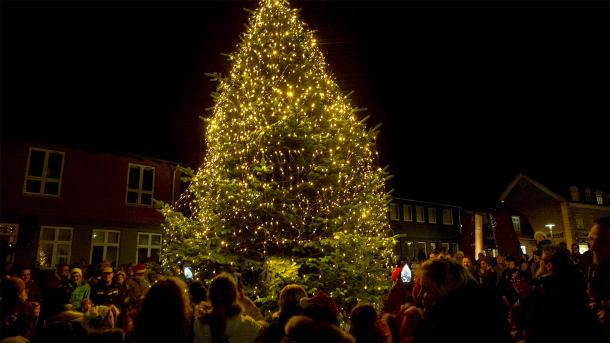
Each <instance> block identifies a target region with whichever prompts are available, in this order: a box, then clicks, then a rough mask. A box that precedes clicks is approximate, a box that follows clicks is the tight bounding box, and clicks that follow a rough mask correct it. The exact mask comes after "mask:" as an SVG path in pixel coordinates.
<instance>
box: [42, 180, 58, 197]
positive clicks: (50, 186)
mask: <svg viewBox="0 0 610 343" xmlns="http://www.w3.org/2000/svg"><path fill="white" fill-rule="evenodd" d="M44 194H49V195H59V183H58V182H49V181H47V182H45V184H44Z"/></svg>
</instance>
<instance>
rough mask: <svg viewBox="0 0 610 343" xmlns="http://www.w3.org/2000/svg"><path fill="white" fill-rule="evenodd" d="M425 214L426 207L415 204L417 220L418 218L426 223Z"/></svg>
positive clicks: (420, 221) (419, 221)
mask: <svg viewBox="0 0 610 343" xmlns="http://www.w3.org/2000/svg"><path fill="white" fill-rule="evenodd" d="M424 216H425V212H424V207H423V206H415V220H417V222H418V223H425V222H426V218H425V217H424Z"/></svg>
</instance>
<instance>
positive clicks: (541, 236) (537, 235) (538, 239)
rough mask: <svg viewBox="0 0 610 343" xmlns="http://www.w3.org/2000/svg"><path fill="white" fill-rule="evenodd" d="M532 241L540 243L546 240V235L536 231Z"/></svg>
mask: <svg viewBox="0 0 610 343" xmlns="http://www.w3.org/2000/svg"><path fill="white" fill-rule="evenodd" d="M534 239H535V240H536V242H541V241H543V240H545V239H546V233H544V232H542V231H536V232H535V233H534Z"/></svg>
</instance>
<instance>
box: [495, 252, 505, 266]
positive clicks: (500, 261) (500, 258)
mask: <svg viewBox="0 0 610 343" xmlns="http://www.w3.org/2000/svg"><path fill="white" fill-rule="evenodd" d="M496 263H497V264H504V255H502V254H498V256H496Z"/></svg>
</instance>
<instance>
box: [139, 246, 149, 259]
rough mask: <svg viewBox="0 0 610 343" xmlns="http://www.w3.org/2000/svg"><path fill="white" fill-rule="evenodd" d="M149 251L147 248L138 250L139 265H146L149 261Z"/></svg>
mask: <svg viewBox="0 0 610 343" xmlns="http://www.w3.org/2000/svg"><path fill="white" fill-rule="evenodd" d="M147 254H148V249H147V248H138V263H144V262H146V260H148V256H146V255H147Z"/></svg>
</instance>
